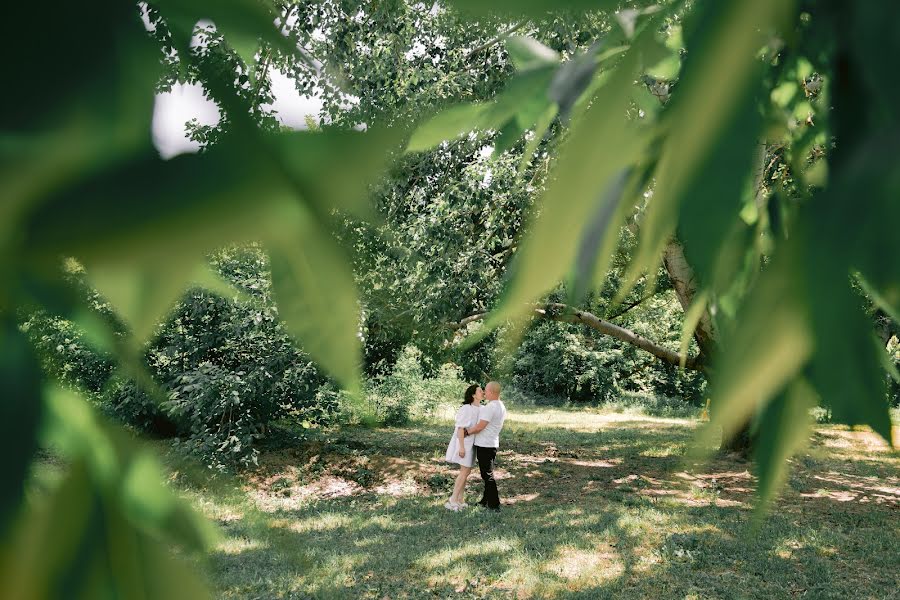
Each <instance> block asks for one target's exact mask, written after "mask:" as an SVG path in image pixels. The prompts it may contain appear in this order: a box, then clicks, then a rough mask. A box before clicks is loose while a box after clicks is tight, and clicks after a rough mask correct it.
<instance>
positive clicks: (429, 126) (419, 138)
mask: <svg viewBox="0 0 900 600" xmlns="http://www.w3.org/2000/svg"><path fill="white" fill-rule="evenodd" d="M486 108H487V105H486V104H460V105H458V106H452V107H450V108H448V109H446V110H444V111H441V112H440V113H438V114H437V115H435V116H434V117H432V118H431V119H429V120H428V121H426V122H425V123H423V124H422V125H421V126H419V127H418V128H417V129H416V130H415V131H414V132H413V134H412V136H411V137H410V138H409V143H408V144H407V146H406V151H407V152H421V151H423V150H429V149H431V148H433V147H435V146H437V145H438V144H440V143H441V142H444V141H448V140H452V139H455V138H457V137H459V136H461V135H463V134H465V133H468V132H470V131H472V130H473V129H476V127H477V125H478V124H480V123H482V118H483V115H484V113H485V110H486Z"/></svg>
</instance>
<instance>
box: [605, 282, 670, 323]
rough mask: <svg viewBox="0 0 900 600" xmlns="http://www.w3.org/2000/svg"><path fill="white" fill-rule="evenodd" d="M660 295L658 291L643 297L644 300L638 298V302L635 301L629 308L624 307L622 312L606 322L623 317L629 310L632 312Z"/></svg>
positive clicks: (608, 318)
mask: <svg viewBox="0 0 900 600" xmlns="http://www.w3.org/2000/svg"><path fill="white" fill-rule="evenodd" d="M658 293H659V290H658V289H656V290H654V291H652V292H651V293H649V294H647V295H646V296H644V297H642V298H638V299H637V300H635V301H634V302H632V303H631V304H629V305H628V306H626V307H624V308H623V309H622V310H620V311H619V312H617V313H616V314H614V315H613V316H611V317H607V318H606V320H607V321H612V320H613V319H618V318H619V317H621V316H622V315H624V314H625V313H627V312H628V311H629V310H631V309H632V308H634V307H636V306H640V305H641V304H643V303H644V302H645V301H647V300H649V299H650V298H652V297H653V296H655V295H656V294H658Z"/></svg>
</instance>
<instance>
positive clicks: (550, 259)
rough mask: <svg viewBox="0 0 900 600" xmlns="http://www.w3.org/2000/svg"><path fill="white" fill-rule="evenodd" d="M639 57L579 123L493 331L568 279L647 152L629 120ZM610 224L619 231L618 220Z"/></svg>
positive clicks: (630, 56)
mask: <svg viewBox="0 0 900 600" xmlns="http://www.w3.org/2000/svg"><path fill="white" fill-rule="evenodd" d="M638 52H639V51H638V50H637V49H636V48H633V49H632V50H630V51H629V52H628V53H627V54H626V55H625V57H624V59H623V62H622V64H621V65H620V66H619V67H618V68H617V69H616V71H615V72H614V73H613V75H612V78H611V79H610V80H609V82H608V83H607V84H606V85H604V86H603V87H601V88H600V89H599V90H598V92H597V93H596V96H595V98H594V100H593V102H592V104H591V105H590V107H589V108H588V109H587V111H586V112H585V113H584V114H583V116H582V117H581V118H580V119H579V120H577V121H576V122H575V123H574V124H573V127H572V132H571V135H570V137H569V139H568V140H566V143H565V145H564V146H563V148H562V149H561V152H560V158H559V162H558V163H557V165H556V167H555V176H554V177H553V179H552V180H551V182H550V184H549V186H548V188H547V191H546V192H545V193H544V195H543V197H542V198H541V199H540V201H539V202H538V208H537V217H536V218H535V220H534V222H533V223H531V226H530V228H529V233H528V236H527V237H526V238H525V240H524V241H523V243H522V246H521V247H520V249H519V251H518V252H517V254H516V258H515V264H514V275H513V278H512V280H511V281H510V283H509V285H508V287H507V290H506V292H505V294H504V297H503V300H502V303H501V305H500V307H499V308H498V309H497V310H496V312H495V313H494V314H493V316H492V318H491V319H490V320H489V322H488V323H487V325H488V326H489V325H491V324H497V323H499V322H501V321H503V320H505V319H506V318H507V317H510V316H513V315H522V314H523V313H524V312H525V311H526V310H528V307H527V303H529V302H531V301H533V300H535V299H536V298H538V297H540V296H541V295H542V294H544V293H545V292H547V291H548V290H550V289H551V288H552V287H554V286H555V285H556V284H557V283H558V282H559V281H560V280H561V279H562V278H563V276H564V275H565V273H566V271H567V270H568V269H569V268H570V266H571V265H572V264H573V261H574V260H575V258H576V254H577V252H578V248H579V244H580V241H581V239H582V235H583V231H584V229H585V226H586V225H587V224H588V223H589V222H590V221H591V216H592V215H595V214H596V213H597V210H598V209H597V203H598V199H602V198H603V196H602V193H603V191H604V190H605V189H608V188H609V187H610V185H611V182H612V181H613V180H614V179H615V177H616V176H617V175H618V174H619V173H620V172H621V170H622V169H623V168H625V167H627V166H628V165H629V164H630V163H631V162H633V161H634V160H635V159H636V157H637V156H638V153H639V151H640V149H641V148H642V147H643V143H644V141H643V138H642V136H641V135H640V134H639V132H638V131H636V130H635V129H634V128H633V127H631V126H629V123H628V122H627V120H626V118H625V112H626V108H627V105H628V102H629V98H630V94H631V86H632V82H633V81H634V77H635V73H636V72H637V69H638V66H639V61H638V56H637V55H638ZM610 205H611V202H610ZM607 225H608V226H609V227H613V228H614V227H615V226H616V224H615V223H612V220H610V221H609V222H608V223H607ZM595 233H596V232H595ZM485 329H488V327H485Z"/></svg>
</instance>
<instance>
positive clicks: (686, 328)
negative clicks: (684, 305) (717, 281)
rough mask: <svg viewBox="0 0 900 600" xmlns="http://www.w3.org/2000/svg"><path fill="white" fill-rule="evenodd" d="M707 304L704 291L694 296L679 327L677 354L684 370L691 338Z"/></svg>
mask: <svg viewBox="0 0 900 600" xmlns="http://www.w3.org/2000/svg"><path fill="white" fill-rule="evenodd" d="M708 304H709V292H707V291H706V290H704V291H702V292H699V293H697V294H696V295H695V296H694V301H693V302H692V303H691V306H690V308H688V309H687V310H686V311H685V312H684V324H683V325H682V326H681V342H680V343H679V345H678V354H680V355H681V367H682V368H684V365H685V362H686V361H687V354H688V348H689V347H690V345H691V338H692V337H693V336H694V331H695V330H696V329H697V325H699V324H700V320H701V319H702V318H703V315H704V313H705V312H706V307H707V305H708Z"/></svg>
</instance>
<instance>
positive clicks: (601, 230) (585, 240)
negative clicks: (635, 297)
mask: <svg viewBox="0 0 900 600" xmlns="http://www.w3.org/2000/svg"><path fill="white" fill-rule="evenodd" d="M631 174H632V173H631V169H630V168H628V167H625V168H623V169H622V170H621V171H619V173H617V174H615V175H614V176H613V177H612V179H611V180H610V182H609V184H608V186H607V187H606V189H605V190H603V192H602V193H601V194H600V195H599V196H598V197H597V201H596V205H595V207H594V214H592V215H590V216H589V218H590V220H589V221H588V223H587V225H586V226H585V228H584V232H583V233H582V236H581V242H580V243H579V246H578V253H577V255H576V258H575V266H574V270H573V273H572V277H571V281H570V282H569V285H568V286H567V289H568V290H569V300H568V304H570V305H573V306H574V305H577V304H578V303H579V302H581V300H582V299H583V298H584V296H585V295H586V294H587V293H588V292H589V291H590V290H591V287H592V286H593V284H594V282H596V281H603V279H604V278H605V277H606V273H607V268H608V267H609V257H611V256H612V253H613V251H614V250H615V247H616V244H617V243H618V241H619V232H618V229H617V228H616V227H614V226H613V225H614V224H616V223H621V222H622V221H623V219H624V215H623V214H622V207H623V204H624V203H623V202H622V199H623V198H624V197H625V196H626V190H627V189H628V187H629V178H630V176H631ZM631 191H632V192H633V190H631Z"/></svg>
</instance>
